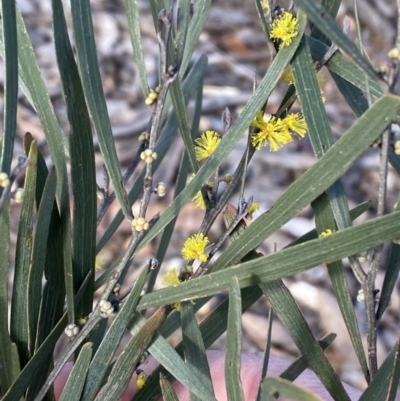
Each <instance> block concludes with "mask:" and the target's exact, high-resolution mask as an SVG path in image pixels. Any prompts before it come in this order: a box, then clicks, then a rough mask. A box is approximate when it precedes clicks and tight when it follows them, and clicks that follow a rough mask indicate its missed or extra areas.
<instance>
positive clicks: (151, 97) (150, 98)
mask: <svg viewBox="0 0 400 401" xmlns="http://www.w3.org/2000/svg"><path fill="white" fill-rule="evenodd" d="M158 88H159V87H157V88H156V90H155V91H153V90H152V91H151V92H150V93H149V94H148V96H147V97H146V100H145V101H144V102H145V103H146V104H147V106H151V105H152V104H153V103H155V102H156V100H157V97H158V92H159V91H160V90H159V89H158ZM157 90H158V91H157Z"/></svg>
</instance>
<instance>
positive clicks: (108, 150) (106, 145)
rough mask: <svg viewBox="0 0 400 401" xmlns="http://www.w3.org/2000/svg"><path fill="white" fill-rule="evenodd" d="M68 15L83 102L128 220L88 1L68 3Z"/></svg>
mask: <svg viewBox="0 0 400 401" xmlns="http://www.w3.org/2000/svg"><path fill="white" fill-rule="evenodd" d="M71 12H72V22H73V28H74V35H75V45H76V53H77V58H78V65H79V71H80V74H81V77H82V84H83V90H84V93H85V98H86V102H87V105H88V109H89V111H90V116H91V119H92V123H93V125H94V127H95V129H96V132H97V135H98V137H99V145H100V150H101V153H102V155H103V157H104V162H105V164H106V167H107V172H108V174H109V175H110V178H111V181H112V184H113V188H114V191H115V194H116V196H117V199H118V202H119V204H120V207H121V209H122V211H123V213H124V215H125V217H126V218H128V219H129V218H130V217H131V214H132V213H131V211H130V209H129V207H128V196H127V194H126V192H125V188H124V187H123V185H122V176H121V170H120V167H119V162H118V158H117V152H116V149H115V142H114V137H113V135H112V130H111V123H110V119H109V118H108V112H107V106H106V102H105V98H104V93H103V88H102V84H101V77H100V71H99V65H98V62H97V54H96V44H95V41H94V32H93V23H92V17H91V12H90V2H89V0H71Z"/></svg>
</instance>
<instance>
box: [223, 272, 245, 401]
mask: <svg viewBox="0 0 400 401" xmlns="http://www.w3.org/2000/svg"><path fill="white" fill-rule="evenodd" d="M241 304H242V299H241V296H240V287H239V282H238V280H237V278H236V276H232V280H231V289H230V291H229V310H228V331H227V338H226V346H227V352H226V358H225V383H226V393H227V395H228V399H229V400H233V401H244V394H243V387H242V383H241V381H240V365H241V349H242V344H241V343H242V311H241V309H242V307H241Z"/></svg>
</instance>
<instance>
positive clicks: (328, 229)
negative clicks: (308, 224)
mask: <svg viewBox="0 0 400 401" xmlns="http://www.w3.org/2000/svg"><path fill="white" fill-rule="evenodd" d="M334 232H335V230H332V229H330V228H327V229H326V230H325V231H322V233H321V234H320V235H319V238H324V237H329V236H330V235H332V234H333V233H334Z"/></svg>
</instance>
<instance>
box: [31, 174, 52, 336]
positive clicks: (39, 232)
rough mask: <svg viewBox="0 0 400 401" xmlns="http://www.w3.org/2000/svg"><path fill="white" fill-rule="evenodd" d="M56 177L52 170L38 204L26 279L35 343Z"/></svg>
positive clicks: (32, 334)
mask: <svg viewBox="0 0 400 401" xmlns="http://www.w3.org/2000/svg"><path fill="white" fill-rule="evenodd" d="M56 186H57V177H56V175H55V170H54V169H53V170H52V171H51V173H50V174H49V175H48V179H47V182H46V185H45V187H44V191H43V196H42V199H41V202H40V206H39V211H38V216H37V223H36V229H35V236H34V239H33V250H32V263H31V268H30V269H29V278H28V317H29V330H30V332H31V341H33V342H34V344H35V343H36V332H37V325H38V320H39V309H40V304H41V300H42V278H43V272H44V266H45V262H46V250H47V239H48V234H49V227H50V221H51V216H52V208H53V204H54V201H55V193H56Z"/></svg>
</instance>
